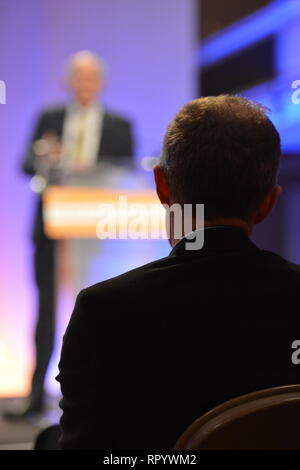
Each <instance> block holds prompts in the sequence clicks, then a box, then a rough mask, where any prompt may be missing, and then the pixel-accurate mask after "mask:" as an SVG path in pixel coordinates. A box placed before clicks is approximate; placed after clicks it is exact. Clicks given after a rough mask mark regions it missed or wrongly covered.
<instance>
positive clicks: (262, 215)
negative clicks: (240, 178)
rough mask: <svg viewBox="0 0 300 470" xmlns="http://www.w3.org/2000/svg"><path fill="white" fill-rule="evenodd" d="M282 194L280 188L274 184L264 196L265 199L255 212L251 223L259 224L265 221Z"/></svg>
mask: <svg viewBox="0 0 300 470" xmlns="http://www.w3.org/2000/svg"><path fill="white" fill-rule="evenodd" d="M281 193H282V187H281V186H279V185H278V184H276V185H275V186H274V187H273V188H272V189H271V191H269V193H268V194H267V195H266V197H265V199H264V200H263V202H262V203H261V205H260V207H259V209H258V210H257V212H256V214H255V216H254V220H253V223H254V224H255V225H256V224H260V222H262V221H263V220H265V219H266V218H267V217H268V215H269V214H271V212H272V210H273V209H274V207H275V204H276V202H277V200H278V198H279V196H280V194H281Z"/></svg>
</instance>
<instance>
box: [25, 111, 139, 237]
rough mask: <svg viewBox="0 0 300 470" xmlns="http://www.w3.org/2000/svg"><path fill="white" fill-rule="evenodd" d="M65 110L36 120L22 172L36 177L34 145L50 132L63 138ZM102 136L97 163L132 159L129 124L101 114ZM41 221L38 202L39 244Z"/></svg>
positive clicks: (131, 138) (35, 230) (113, 115)
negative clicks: (107, 160) (107, 158)
mask: <svg viewBox="0 0 300 470" xmlns="http://www.w3.org/2000/svg"><path fill="white" fill-rule="evenodd" d="M66 111H67V108H66V107H57V108H51V109H47V110H45V111H44V112H42V113H41V115H40V116H39V118H38V120H37V123H36V126H35V129H34V132H33V135H32V138H31V142H30V145H29V148H28V151H27V153H26V155H25V158H24V160H23V165H22V168H23V171H24V172H25V173H27V174H29V175H33V174H34V173H35V161H36V158H37V156H36V155H35V154H34V152H33V143H34V142H35V141H36V140H38V139H40V138H41V137H42V136H43V135H44V134H45V133H46V132H49V131H51V132H53V133H54V134H55V135H56V136H57V137H58V138H61V137H62V132H63V124H64V119H65V116H66ZM102 126H103V127H102V135H101V141H100V145H99V150H98V161H100V160H101V157H102V156H105V157H110V158H114V157H132V156H133V137H132V130H131V124H130V122H129V121H128V120H126V119H124V118H122V117H120V116H118V115H117V114H113V113H111V112H108V111H106V110H105V111H104V116H103V124H102ZM43 237H44V234H43V221H42V206H41V200H39V201H38V207H37V211H36V217H35V222H34V229H33V239H34V240H35V241H36V242H39V241H40V240H41V239H43Z"/></svg>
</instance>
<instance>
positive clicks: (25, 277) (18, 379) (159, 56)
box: [0, 0, 196, 396]
mask: <svg viewBox="0 0 300 470" xmlns="http://www.w3.org/2000/svg"><path fill="white" fill-rule="evenodd" d="M195 22H196V14H195V2H194V0H151V1H146V0H145V1H141V0H89V1H88V2H86V1H84V0H43V1H40V0H26V1H20V0H0V80H4V81H5V83H6V104H0V150H1V152H0V166H1V169H0V178H1V184H0V191H1V194H0V204H1V221H2V229H1V231H0V237H1V238H0V250H1V274H0V282H1V284H0V285H1V295H0V394H1V395H2V396H8V395H23V394H25V393H26V392H27V391H28V385H29V384H28V380H29V374H30V369H31V367H32V358H33V350H32V342H31V338H32V333H33V325H34V321H35V304H36V300H35V295H34V294H35V292H34V286H33V283H32V277H33V273H32V268H31V255H32V253H31V249H32V248H31V244H30V229H31V221H32V211H33V205H34V198H33V195H32V194H31V193H30V190H29V186H28V179H27V178H26V177H25V176H23V175H22V174H21V172H20V162H21V159H22V153H23V152H24V150H25V147H26V143H27V139H28V137H29V134H30V131H31V129H32V125H33V122H34V119H35V116H36V113H37V112H38V111H39V110H40V108H41V107H43V106H46V105H50V104H53V103H56V102H60V101H61V100H64V99H65V91H64V89H63V86H62V69H63V66H64V63H65V60H66V59H67V57H68V56H69V55H70V54H72V53H74V52H76V51H78V50H82V49H90V50H92V51H95V52H96V53H98V54H99V55H101V56H102V57H103V58H104V60H106V61H107V63H108V66H109V68H108V87H107V90H106V94H105V103H106V104H107V105H108V106H109V107H110V108H112V109H114V110H115V111H117V112H119V113H123V114H124V115H126V116H128V117H129V118H130V119H132V120H133V123H134V126H135V132H136V138H137V149H136V153H137V155H138V156H140V157H141V156H144V155H153V154H154V155H155V154H157V153H158V152H159V150H160V145H161V139H162V136H163V133H164V131H165V128H166V125H167V124H168V121H169V120H170V119H171V118H172V116H173V115H174V113H175V112H176V111H177V109H178V108H179V107H180V106H181V105H182V104H183V103H184V102H186V101H188V100H189V99H191V98H193V97H195V75H196V74H195V70H194V66H193V57H194V50H195V45H196V37H195V36H196V33H195V31H196V25H195ZM153 243H157V242H153ZM155 246H156V248H154V251H153V253H152V255H151V254H149V255H147V256H148V259H145V256H141V259H140V261H141V262H145V261H151V260H152V259H153V258H155V257H156V256H157V254H158V252H159V254H160V255H161V256H163V255H165V254H166V253H168V246H167V244H166V242H161V246H160V249H159V250H158V248H157V245H155ZM122 249H123V248H122ZM122 249H121V252H120V256H122ZM125 251H126V250H125ZM125 251H124V250H123V255H124V256H125ZM125 268H126V263H125V265H124V263H123V264H122V266H121V267H120V266H115V272H116V273H117V272H118V269H122V270H124V269H125ZM110 274H112V273H111V272H108V273H107V275H110ZM62 308H63V307H62ZM69 308H70V306H69V305H66V306H65V310H67V315H69V314H70V312H69ZM56 357H57V355H56V356H55V359H54V365H53V368H52V372H51V373H50V382H51V383H53V380H52V378H53V375H54V374H55V371H56Z"/></svg>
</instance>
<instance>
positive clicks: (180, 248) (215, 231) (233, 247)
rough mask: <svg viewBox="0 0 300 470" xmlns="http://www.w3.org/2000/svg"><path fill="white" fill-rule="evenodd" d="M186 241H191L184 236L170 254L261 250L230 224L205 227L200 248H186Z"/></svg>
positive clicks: (242, 232)
mask: <svg viewBox="0 0 300 470" xmlns="http://www.w3.org/2000/svg"><path fill="white" fill-rule="evenodd" d="M199 230H203V229H199ZM186 242H190V241H189V240H187V239H186V238H182V240H180V241H179V242H178V243H177V244H176V245H175V246H174V247H173V249H172V251H171V253H170V255H169V256H171V257H173V256H182V255H193V254H196V255H201V254H207V253H216V252H228V251H232V252H241V251H242V252H245V251H252V252H254V251H259V248H258V247H257V246H256V245H255V244H254V243H253V242H252V241H251V240H250V238H249V237H248V236H247V235H246V234H245V232H244V231H243V230H241V229H239V228H236V227H229V226H218V227H207V228H204V245H203V247H202V248H201V249H200V250H186V249H185V243H186Z"/></svg>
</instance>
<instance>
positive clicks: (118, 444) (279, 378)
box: [57, 227, 300, 450]
mask: <svg viewBox="0 0 300 470" xmlns="http://www.w3.org/2000/svg"><path fill="white" fill-rule="evenodd" d="M299 291H300V267H299V266H296V265H294V264H291V263H289V262H287V261H286V260H284V259H282V258H281V257H279V256H277V255H276V254H274V253H271V252H268V251H262V250H260V249H259V248H258V247H256V246H255V245H254V244H253V243H252V242H251V241H250V239H249V238H248V237H247V236H246V235H245V234H244V233H243V232H242V231H241V230H239V229H235V228H229V227H219V228H209V229H206V230H205V241H204V247H203V248H202V249H201V250H199V251H186V250H185V241H184V240H182V241H181V242H179V244H177V245H176V246H175V247H174V249H173V250H172V251H171V254H170V255H169V256H168V257H166V258H163V259H160V260H158V261H156V262H153V263H151V264H148V265H145V266H142V267H140V268H138V269H135V270H133V271H130V272H128V273H126V274H123V275H121V276H118V277H116V278H113V279H110V280H107V281H105V282H101V283H99V284H96V285H94V286H92V287H90V288H88V289H86V290H84V291H82V292H81V293H80V294H79V296H78V298H77V301H76V305H75V309H74V312H73V315H72V317H71V320H70V323H69V326H68V328H67V331H66V334H65V337H64V341H63V347H62V353H61V361H60V364H59V369H60V373H59V376H58V378H57V379H58V381H59V382H60V384H61V389H62V394H63V398H62V400H61V404H60V406H61V408H62V410H63V415H62V418H61V427H62V437H61V441H60V442H61V446H62V448H63V449H90V448H94V449H139V448H141V449H148V450H150V449H170V448H172V446H174V444H175V441H176V440H177V439H178V437H179V435H180V434H181V433H182V432H183V431H184V429H185V428H186V427H187V426H188V425H189V424H190V423H191V422H192V421H193V420H195V419H196V418H197V417H199V416H200V415H202V414H203V413H205V412H206V411H208V410H210V409H211V408H212V407H214V406H216V405H218V404H220V403H222V402H224V401H226V400H228V399H231V398H233V397H236V396H238V395H241V394H245V393H248V392H252V391H255V390H258V389H263V388H267V387H272V386H277V385H283V384H293V383H299V377H300V374H299V373H300V365H295V364H293V362H292V354H293V352H294V350H293V349H292V343H293V341H294V340H296V339H300V315H299Z"/></svg>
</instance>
